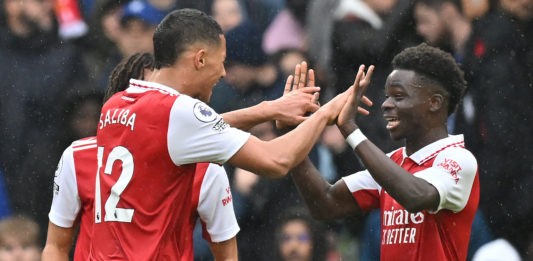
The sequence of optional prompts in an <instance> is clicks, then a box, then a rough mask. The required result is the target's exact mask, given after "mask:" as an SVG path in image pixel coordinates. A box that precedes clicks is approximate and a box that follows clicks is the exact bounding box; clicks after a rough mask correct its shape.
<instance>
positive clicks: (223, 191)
mask: <svg viewBox="0 0 533 261" xmlns="http://www.w3.org/2000/svg"><path fill="white" fill-rule="evenodd" d="M198 214H199V216H200V219H201V220H202V222H203V223H205V225H206V229H207V232H208V233H209V236H210V237H211V241H212V242H222V241H225V240H228V239H231V238H232V237H234V236H236V235H237V232H239V230H240V228H239V225H238V224H237V218H236V217H235V211H234V210H233V200H232V196H231V189H230V186H229V180H228V176H227V174H226V171H225V170H224V168H223V167H222V166H219V165H216V164H209V167H208V168H207V171H206V174H205V176H204V180H203V182H202V187H201V188H200V197H199V200H198Z"/></svg>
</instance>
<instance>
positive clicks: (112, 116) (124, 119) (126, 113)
mask: <svg viewBox="0 0 533 261" xmlns="http://www.w3.org/2000/svg"><path fill="white" fill-rule="evenodd" d="M136 117H137V115H136V114H135V112H134V113H131V114H130V110H129V109H110V110H107V112H105V117H104V113H101V114H100V122H99V124H98V128H99V129H103V128H104V127H107V126H109V125H113V124H121V125H124V126H125V127H126V128H130V130H131V131H133V128H134V126H135V118H136Z"/></svg>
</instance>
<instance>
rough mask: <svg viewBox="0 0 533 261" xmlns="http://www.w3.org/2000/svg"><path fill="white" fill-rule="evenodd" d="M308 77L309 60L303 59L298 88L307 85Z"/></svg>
mask: <svg viewBox="0 0 533 261" xmlns="http://www.w3.org/2000/svg"><path fill="white" fill-rule="evenodd" d="M306 78H307V62H305V61H303V62H301V63H300V81H299V82H298V89H299V88H303V87H304V86H305V81H306Z"/></svg>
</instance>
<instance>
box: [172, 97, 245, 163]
mask: <svg viewBox="0 0 533 261" xmlns="http://www.w3.org/2000/svg"><path fill="white" fill-rule="evenodd" d="M249 136H250V134H249V133H247V132H244V131H241V130H238V129H236V128H232V127H231V126H229V124H227V123H226V122H225V121H224V119H223V118H222V117H221V116H220V115H219V114H218V113H216V112H215V111H214V110H213V109H211V108H210V107H209V106H208V105H207V104H205V103H203V102H201V101H199V100H196V99H193V98H191V97H189V96H186V95H180V97H179V98H177V99H176V101H175V102H174V104H173V106H172V109H171V111H170V119H169V127H168V137H167V139H168V149H169V154H170V156H171V158H172V161H173V162H174V164H176V165H178V166H179V165H183V164H189V163H196V162H213V163H218V164H223V163H225V162H226V161H228V160H229V159H230V158H231V157H232V156H233V155H234V154H235V153H237V151H238V150H239V149H240V148H241V147H242V146H243V145H244V144H245V143H246V141H247V140H248V138H249Z"/></svg>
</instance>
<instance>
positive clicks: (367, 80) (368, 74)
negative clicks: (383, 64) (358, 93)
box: [361, 65, 374, 93]
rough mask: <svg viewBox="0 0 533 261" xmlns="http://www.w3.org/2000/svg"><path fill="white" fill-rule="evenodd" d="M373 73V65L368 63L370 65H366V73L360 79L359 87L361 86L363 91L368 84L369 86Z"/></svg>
mask: <svg viewBox="0 0 533 261" xmlns="http://www.w3.org/2000/svg"><path fill="white" fill-rule="evenodd" d="M373 73H374V65H370V67H368V70H367V71H366V74H365V75H364V78H363V79H362V80H361V87H362V91H363V93H364V92H366V89H367V88H368V86H370V82H371V80H372V74H373Z"/></svg>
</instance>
